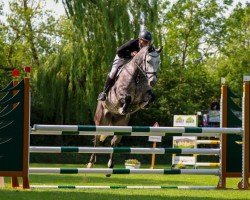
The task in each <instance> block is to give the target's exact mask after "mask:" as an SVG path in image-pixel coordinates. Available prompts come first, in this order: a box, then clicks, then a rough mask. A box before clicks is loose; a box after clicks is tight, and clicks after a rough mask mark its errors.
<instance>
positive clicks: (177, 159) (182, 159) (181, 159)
mask: <svg viewBox="0 0 250 200" xmlns="http://www.w3.org/2000/svg"><path fill="white" fill-rule="evenodd" d="M195 163H196V157H195V156H173V158H172V165H177V164H183V165H195Z"/></svg>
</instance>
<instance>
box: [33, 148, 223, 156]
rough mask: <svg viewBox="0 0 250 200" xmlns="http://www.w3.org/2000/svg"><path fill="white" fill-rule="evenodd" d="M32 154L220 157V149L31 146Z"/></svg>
mask: <svg viewBox="0 0 250 200" xmlns="http://www.w3.org/2000/svg"><path fill="white" fill-rule="evenodd" d="M30 153H99V154H110V153H127V154H175V153H180V154H206V155H219V154H220V149H192V148H190V149H178V148H132V147H69V146H64V147H44V146H41V147H39V146H31V147H30Z"/></svg>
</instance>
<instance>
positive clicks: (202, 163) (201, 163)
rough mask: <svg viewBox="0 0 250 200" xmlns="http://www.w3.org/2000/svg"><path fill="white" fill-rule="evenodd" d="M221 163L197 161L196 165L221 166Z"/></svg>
mask: <svg viewBox="0 0 250 200" xmlns="http://www.w3.org/2000/svg"><path fill="white" fill-rule="evenodd" d="M219 166H220V163H209V162H197V163H195V167H219Z"/></svg>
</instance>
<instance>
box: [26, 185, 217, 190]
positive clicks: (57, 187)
mask: <svg viewBox="0 0 250 200" xmlns="http://www.w3.org/2000/svg"><path fill="white" fill-rule="evenodd" d="M30 187H31V189H192V190H214V189H216V188H217V187H215V186H168V185H166V186H165V185H164V186H136V185H131V186H124V185H113V186H89V185H84V186H80V185H79V186H77V185H58V186H56V185H31V186H30Z"/></svg>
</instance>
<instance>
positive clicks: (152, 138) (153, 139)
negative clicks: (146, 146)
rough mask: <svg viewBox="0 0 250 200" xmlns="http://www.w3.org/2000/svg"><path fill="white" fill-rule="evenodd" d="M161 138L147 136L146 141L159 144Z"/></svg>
mask: <svg viewBox="0 0 250 200" xmlns="http://www.w3.org/2000/svg"><path fill="white" fill-rule="evenodd" d="M161 139H162V136H149V137H148V141H149V142H161Z"/></svg>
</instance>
